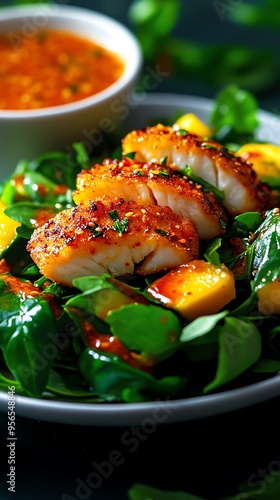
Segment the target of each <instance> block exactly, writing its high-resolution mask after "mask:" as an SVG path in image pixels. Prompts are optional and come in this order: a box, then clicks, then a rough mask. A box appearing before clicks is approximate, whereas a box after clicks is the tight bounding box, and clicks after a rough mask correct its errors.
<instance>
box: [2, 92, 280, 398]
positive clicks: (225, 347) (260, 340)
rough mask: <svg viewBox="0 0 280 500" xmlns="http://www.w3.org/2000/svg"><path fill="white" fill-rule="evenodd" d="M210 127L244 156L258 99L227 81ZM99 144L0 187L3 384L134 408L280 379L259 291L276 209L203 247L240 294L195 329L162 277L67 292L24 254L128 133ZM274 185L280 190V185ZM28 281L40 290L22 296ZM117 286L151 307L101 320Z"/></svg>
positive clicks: (267, 277) (77, 284)
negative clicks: (160, 292) (6, 233)
mask: <svg viewBox="0 0 280 500" xmlns="http://www.w3.org/2000/svg"><path fill="white" fill-rule="evenodd" d="M225 109H227V111H226V112H225ZM209 122H210V123H211V125H212V127H213V128H214V129H215V130H216V131H217V132H216V135H215V138H216V139H217V140H219V141H220V142H221V143H222V144H224V146H225V147H230V148H231V149H233V150H237V149H238V148H239V147H240V145H241V144H244V143H246V142H253V141H255V142H257V139H256V136H255V134H256V131H257V128H258V103H257V102H256V100H255V98H254V97H253V96H252V95H251V94H249V93H248V92H246V91H244V90H242V89H240V88H238V87H236V86H230V87H228V88H225V89H223V91H221V92H220V94H219V95H218V96H217V98H216V100H215V101H214V104H213V110H212V113H211V115H210V117H209ZM136 127H137V124H136ZM102 148H103V149H102V150H101V151H97V152H96V156H95V157H91V158H89V157H88V155H87V152H86V151H85V148H84V146H83V144H82V143H75V144H73V153H72V154H71V155H69V154H68V153H67V154H65V153H63V152H54V153H49V154H45V155H42V156H40V157H39V158H36V159H34V160H33V161H31V162H27V161H24V160H22V161H21V162H19V164H18V165H17V167H16V170H15V172H14V174H13V175H12V176H11V178H9V179H7V180H6V181H5V182H4V183H3V185H2V187H1V200H2V202H3V203H5V205H6V206H7V208H6V210H5V213H6V214H7V215H8V216H9V217H11V218H12V219H14V220H16V221H18V222H19V223H20V225H19V226H18V227H17V236H16V237H15V239H14V240H13V241H12V243H11V244H10V245H9V246H8V248H6V249H5V250H4V251H3V252H2V255H1V256H0V257H1V259H4V260H5V261H6V262H7V263H8V264H9V266H10V267H9V272H8V273H7V272H5V273H2V274H1V275H0V352H1V360H0V370H1V371H0V389H1V390H3V391H7V387H8V386H10V385H14V386H15V388H16V392H17V394H23V395H27V396H31V397H35V398H49V399H58V400H67V401H77V402H78V401H79V402H95V403H97V402H98V403H111V402H114V403H115V402H127V403H131V402H142V401H153V400H155V399H156V398H159V397H161V398H170V399H174V398H182V397H183V398H186V397H192V396H198V395H203V394H208V393H211V392H212V391H215V392H217V391H223V390H226V389H229V388H232V387H240V386H242V385H247V384H250V383H253V382H256V381H259V380H263V379H264V378H267V377H271V376H272V375H275V374H276V373H278V372H279V370H280V324H279V317H277V316H273V315H271V316H270V315H267V316H263V315H261V314H260V313H259V312H258V306H257V292H258V289H259V288H260V287H262V286H264V284H267V283H269V282H272V281H273V280H275V279H277V278H279V276H280V252H279V247H280V218H279V214H278V213H275V212H277V210H276V211H275V210H270V211H268V212H267V213H266V215H265V219H264V220H263V219H262V218H261V217H260V215H259V214H258V213H245V214H242V215H240V216H238V217H235V218H232V220H230V221H229V223H228V227H227V231H226V234H225V235H224V236H223V238H216V239H214V240H212V241H211V242H208V243H207V244H206V243H204V244H202V245H201V258H202V259H204V260H207V261H209V262H211V263H214V264H219V263H225V264H226V265H227V266H228V267H229V268H230V269H234V270H235V278H236V291H237V293H236V296H237V298H236V299H235V300H234V301H232V303H230V304H229V307H228V308H225V309H224V310H222V311H220V312H219V313H217V314H213V315H210V316H206V317H205V316H204V317H200V318H198V319H196V320H194V321H191V322H188V321H186V320H185V319H183V318H182V317H181V316H180V315H179V314H178V313H177V312H176V311H175V310H171V309H167V308H165V307H164V306H163V305H161V304H159V303H158V302H157V301H155V300H153V299H151V298H150V297H149V296H148V295H147V292H146V290H147V287H148V285H149V284H150V283H151V282H152V281H154V280H155V279H156V276H148V277H147V278H146V279H144V278H141V279H140V278H136V277H130V278H128V279H127V280H126V281H125V280H124V279H122V280H118V279H114V278H112V277H111V276H110V275H108V274H104V275H103V276H88V277H81V278H77V279H76V280H75V281H74V283H73V287H65V286H61V285H58V284H56V283H53V282H51V281H50V280H48V279H46V278H45V277H44V276H42V275H40V273H39V270H38V268H37V266H36V265H35V264H34V262H33V261H32V260H31V258H30V256H29V254H28V252H27V251H26V244H27V240H28V239H29V238H30V235H31V234H32V232H33V230H34V220H36V219H37V218H38V214H41V213H42V212H43V213H52V214H53V213H58V212H59V211H61V210H63V209H65V208H67V207H71V206H73V205H74V203H73V200H72V196H71V194H72V190H73V189H75V180H76V175H77V173H78V172H79V171H80V170H81V169H82V168H83V169H87V168H90V166H91V165H92V164H93V163H94V162H97V161H99V160H100V158H105V157H109V156H111V157H114V158H117V157H120V142H119V138H111V142H110V144H106V145H103V146H102ZM65 186H67V188H65ZM278 187H279V188H280V182H279V185H278ZM273 188H274V189H275V190H276V191H277V182H276V187H275V179H274V181H273ZM205 189H206V188H205ZM0 236H1V233H0ZM232 237H236V238H239V241H240V242H241V243H242V245H241V247H242V251H239V253H236V252H234V251H233V249H232V247H231V245H230V238H232ZM241 264H242V265H241ZM7 277H9V278H11V280H10V281H9V279H7ZM16 279H17V280H19V281H15V280H16ZM26 281H28V282H31V283H32V284H34V285H35V286H36V287H37V288H38V291H39V292H40V293H39V294H37V295H34V296H32V295H30V294H24V293H20V292H19V290H20V284H21V283H22V282H24V283H25V282H26ZM15 282H16V283H17V284H18V285H19V286H17V287H15V286H14V283H15ZM11 283H12V284H13V285H12V284H11ZM120 287H121V294H122V296H125V295H128V296H131V294H136V296H138V297H142V298H143V297H144V298H145V299H146V300H145V301H142V302H143V303H141V300H139V302H140V303H133V304H127V303H125V304H124V305H120V307H119V308H118V309H115V310H112V311H110V312H109V314H108V315H107V316H106V318H105V320H104V319H100V314H99V311H100V308H102V307H103V308H104V307H105V306H104V304H105V305H106V301H110V300H111V301H112V300H114V296H115V295H118V296H119V294H120ZM23 289H24V288H23ZM123 294H124V295H123ZM147 300H148V301H149V302H148V304H147V303H146V301H147ZM89 328H90V330H91V332H92V331H94V332H95V333H96V335H97V337H98V338H99V339H100V341H101V345H102V339H104V340H106V339H108V338H109V337H114V338H117V339H118V341H119V343H120V345H121V346H124V348H125V349H126V351H128V352H130V353H131V352H133V353H134V355H136V356H137V359H138V360H140V361H142V362H147V361H149V360H151V359H152V360H153V367H152V369H151V370H150V371H147V370H142V369H139V368H137V367H135V366H132V365H131V364H129V363H127V362H126V361H124V360H123V359H122V358H121V356H119V355H118V354H115V353H110V352H103V351H102V350H101V349H98V347H96V348H95V349H93V348H91V347H90V346H89V345H88V343H87V332H88V329H89ZM96 345H98V344H96Z"/></svg>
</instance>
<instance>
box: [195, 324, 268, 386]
mask: <svg viewBox="0 0 280 500" xmlns="http://www.w3.org/2000/svg"><path fill="white" fill-rule="evenodd" d="M218 328H219V355H218V365H217V371H216V375H215V378H214V380H213V381H212V382H210V383H209V384H208V385H207V386H206V387H205V388H204V391H203V392H204V394H207V393H209V392H211V391H213V390H215V389H218V388H219V387H221V386H223V385H225V384H227V383H228V382H230V381H231V380H234V379H235V378H236V377H238V376H239V375H241V374H242V373H244V372H245V371H246V370H248V369H249V368H250V367H251V366H252V365H254V364H255V363H256V362H257V361H258V359H259V358H260V355H261V350H262V340H261V335H260V332H259V330H258V329H257V328H256V326H255V325H254V324H253V323H252V322H251V321H249V320H247V319H241V318H234V317H230V316H227V317H226V318H225V319H224V325H223V326H221V327H218Z"/></svg>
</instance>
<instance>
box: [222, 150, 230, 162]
mask: <svg viewBox="0 0 280 500" xmlns="http://www.w3.org/2000/svg"><path fill="white" fill-rule="evenodd" d="M221 152H222V153H223V154H224V155H225V156H226V157H227V158H228V159H229V160H231V159H232V154H231V153H230V152H229V150H228V148H222V149H221Z"/></svg>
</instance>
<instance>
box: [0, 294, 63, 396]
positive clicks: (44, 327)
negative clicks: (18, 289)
mask: <svg viewBox="0 0 280 500" xmlns="http://www.w3.org/2000/svg"><path fill="white" fill-rule="evenodd" d="M13 295H14V296H13ZM0 326H1V335H0V347H1V349H2V351H3V354H4V359H5V362H6V364H7V367H8V369H9V370H10V371H11V373H12V374H13V376H14V377H15V378H16V380H18V381H19V382H20V383H21V385H22V387H23V388H24V389H25V391H26V393H27V394H28V395H29V396H32V397H41V395H42V393H43V391H44V389H45V387H46V384H47V381H48V377H49V372H50V368H51V366H52V365H53V363H54V361H55V358H56V356H57V347H56V345H55V344H54V342H53V340H51V338H50V334H55V332H56V325H55V320H54V316H53V313H52V311H51V309H50V306H49V304H48V302H47V301H46V300H44V299H42V298H41V297H36V298H33V299H26V300H24V299H21V298H20V297H18V296H16V295H15V294H13V292H11V291H7V293H5V296H4V297H3V298H1V317H0ZM38 332H40V335H38Z"/></svg>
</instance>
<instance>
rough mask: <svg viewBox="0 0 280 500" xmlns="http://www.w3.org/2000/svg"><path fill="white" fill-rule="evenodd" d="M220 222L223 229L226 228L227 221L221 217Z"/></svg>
mask: <svg viewBox="0 0 280 500" xmlns="http://www.w3.org/2000/svg"><path fill="white" fill-rule="evenodd" d="M220 224H221V226H222V228H223V229H226V227H227V223H226V222H225V221H224V220H223V219H220Z"/></svg>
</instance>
